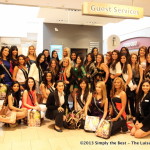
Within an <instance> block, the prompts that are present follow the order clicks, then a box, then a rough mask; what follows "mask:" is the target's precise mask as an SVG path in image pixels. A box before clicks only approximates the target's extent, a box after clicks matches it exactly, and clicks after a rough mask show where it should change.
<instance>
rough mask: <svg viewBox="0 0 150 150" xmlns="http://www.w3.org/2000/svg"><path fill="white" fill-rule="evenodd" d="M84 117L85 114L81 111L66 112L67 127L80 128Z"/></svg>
mask: <svg viewBox="0 0 150 150" xmlns="http://www.w3.org/2000/svg"><path fill="white" fill-rule="evenodd" d="M82 118H83V114H82V112H81V111H78V112H75V111H72V112H70V113H68V114H66V128H68V129H77V128H80V126H81V120H82Z"/></svg>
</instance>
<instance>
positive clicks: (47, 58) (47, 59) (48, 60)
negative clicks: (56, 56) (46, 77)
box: [42, 49, 50, 63]
mask: <svg viewBox="0 0 150 150" xmlns="http://www.w3.org/2000/svg"><path fill="white" fill-rule="evenodd" d="M45 51H47V52H48V53H49V50H48V49H44V50H43V52H42V54H44V52H45ZM45 61H47V62H48V63H49V62H50V53H49V55H48V57H46V56H45Z"/></svg>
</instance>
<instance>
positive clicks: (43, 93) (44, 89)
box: [40, 83, 48, 99]
mask: <svg viewBox="0 0 150 150" xmlns="http://www.w3.org/2000/svg"><path fill="white" fill-rule="evenodd" d="M40 89H41V92H42V95H43V98H46V99H47V98H48V96H47V94H46V87H45V85H44V84H43V83H41V85H40Z"/></svg>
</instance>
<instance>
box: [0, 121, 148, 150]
mask: <svg viewBox="0 0 150 150" xmlns="http://www.w3.org/2000/svg"><path fill="white" fill-rule="evenodd" d="M53 128H54V121H49V120H45V121H44V122H43V124H42V126H41V127H27V126H25V125H19V126H17V127H15V128H9V127H2V128H0V150H100V149H101V148H104V149H105V150H149V149H150V145H147V144H145V142H150V136H148V137H146V138H143V139H135V138H134V137H132V136H130V134H129V133H127V134H121V133H120V134H118V135H116V136H112V137H111V138H110V139H107V140H105V139H102V138H99V137H96V136H95V134H94V133H87V132H85V131H84V130H81V129H80V130H78V129H77V130H68V129H64V130H63V132H62V133H59V132H56V131H55V130H54V129H53ZM149 144H150V143H149Z"/></svg>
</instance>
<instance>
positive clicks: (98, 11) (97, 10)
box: [82, 2, 143, 19]
mask: <svg viewBox="0 0 150 150" xmlns="http://www.w3.org/2000/svg"><path fill="white" fill-rule="evenodd" d="M82 13H83V14H84V15H97V16H105V17H117V18H132V19H134V18H135V19H138V18H142V17H143V8H140V7H133V6H127V5H116V4H106V3H95V2H84V3H83V9H82Z"/></svg>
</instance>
